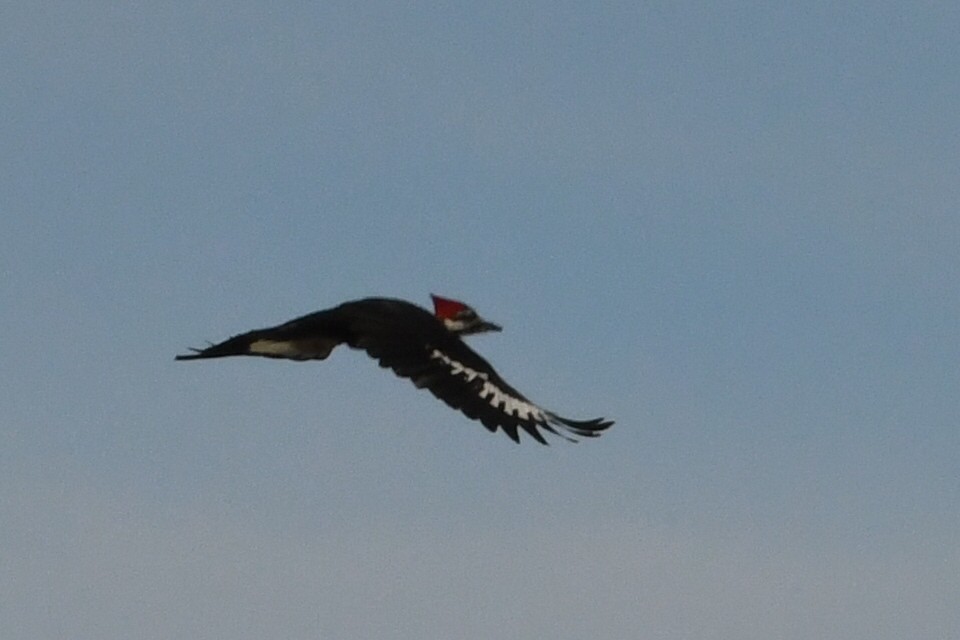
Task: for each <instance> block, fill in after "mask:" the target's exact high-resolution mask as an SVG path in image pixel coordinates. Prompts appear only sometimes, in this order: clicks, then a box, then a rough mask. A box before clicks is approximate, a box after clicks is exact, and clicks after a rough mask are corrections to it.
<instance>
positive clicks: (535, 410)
mask: <svg viewBox="0 0 960 640" xmlns="http://www.w3.org/2000/svg"><path fill="white" fill-rule="evenodd" d="M430 358H431V359H433V360H439V361H440V362H442V363H444V364H445V365H447V366H448V367H450V373H451V374H452V375H454V376H460V377H462V378H464V379H465V380H466V381H467V382H472V381H473V380H475V379H477V378H479V379H480V380H483V386H482V387H480V398H481V399H482V400H486V401H487V402H488V403H489V404H490V406H491V407H493V408H494V409H497V410H498V411H502V412H504V413H506V414H507V415H513V416H516V417H518V418H520V419H521V420H529V419H531V418H532V419H533V420H535V421H537V422H546V416H544V413H543V410H542V409H540V407H538V406H536V405H533V404H530V403H529V402H527V401H525V400H521V399H520V398H517V397H514V396H512V395H510V394H508V393H506V392H505V391H504V390H503V389H501V388H500V387H498V386H497V385H495V384H494V383H492V382H490V376H489V374H487V373H485V372H483V371H477V370H476V369H471V368H470V367H468V366H466V365H464V364H463V363H461V362H457V361H456V360H454V359H452V358H451V357H450V356H448V355H446V354H445V353H443V352H442V351H440V350H439V349H434V350H433V351H432V352H431V353H430Z"/></svg>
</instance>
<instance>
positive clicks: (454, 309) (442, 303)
mask: <svg viewBox="0 0 960 640" xmlns="http://www.w3.org/2000/svg"><path fill="white" fill-rule="evenodd" d="M430 297H431V298H433V315H435V316H437V317H438V318H440V319H441V320H444V319H453V318H455V317H456V316H457V314H458V313H460V312H461V311H463V310H464V309H468V308H469V307H467V305H465V304H463V303H462V302H460V301H458V300H450V299H449V298H441V297H440V296H435V295H433V294H432V293H431V294H430Z"/></svg>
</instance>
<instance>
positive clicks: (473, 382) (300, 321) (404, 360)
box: [175, 294, 613, 444]
mask: <svg viewBox="0 0 960 640" xmlns="http://www.w3.org/2000/svg"><path fill="white" fill-rule="evenodd" d="M430 297H431V299H432V301H433V308H434V311H433V313H431V312H430V311H428V310H427V309H424V308H423V307H420V306H418V305H416V304H413V303H411V302H407V301H405V300H399V299H395V298H362V299H359V300H352V301H348V302H344V303H342V304H340V305H338V306H335V307H332V308H330V309H325V310H323V311H316V312H314V313H310V314H307V315H304V316H300V317H298V318H294V319H293V320H290V321H288V322H284V323H283V324H279V325H277V326H274V327H269V328H266V329H256V330H253V331H248V332H246V333H241V334H238V335H235V336H233V337H231V338H228V339H227V340H224V341H223V342H220V343H217V344H212V343H211V344H210V345H209V346H208V347H206V348H202V349H195V348H191V349H190V351H191V352H192V353H187V354H181V355H178V356H176V358H175V359H176V360H203V359H208V358H223V357H228V356H259V357H263V358H279V359H286V360H295V361H306V360H324V359H326V358H327V356H329V355H330V353H331V352H332V351H333V349H334V348H336V347H337V346H338V345H340V344H346V345H348V346H349V347H351V348H353V349H359V350H362V351H365V352H366V353H367V354H368V355H369V356H371V357H372V358H373V359H374V360H376V361H377V362H378V363H379V364H380V366H381V367H383V368H387V369H391V370H392V371H393V372H394V373H395V374H396V375H398V376H400V377H402V378H407V379H409V380H411V381H412V382H413V384H414V385H415V386H416V387H417V388H420V389H424V388H425V389H427V390H429V391H430V392H431V393H432V394H433V395H434V396H436V397H437V398H438V399H440V400H442V401H443V402H445V403H446V404H447V405H449V406H450V407H451V408H453V409H457V410H459V411H460V412H462V413H463V414H464V415H465V416H466V417H468V418H470V419H472V420H477V421H479V422H480V423H481V424H482V425H483V426H484V427H486V428H487V430H488V431H490V432H492V433H495V432H496V431H497V430H498V429H502V430H503V432H504V433H505V434H506V435H507V436H509V437H510V439H511V440H513V441H514V442H517V443H519V442H520V432H521V431H522V432H525V433H527V434H528V435H529V436H530V437H532V438H533V439H534V440H536V441H537V442H539V443H541V444H548V443H547V440H546V439H545V438H544V436H543V433H541V432H547V433H550V434H553V435H555V436H559V437H561V438H563V439H564V440H567V441H570V442H577V441H578V440H577V438H593V437H596V436H599V435H600V434H601V433H602V432H603V431H604V430H606V429H607V428H608V427H610V426H611V425H612V424H613V421H612V420H606V419H605V418H595V419H592V420H570V419H569V418H564V417H561V416H559V415H557V414H556V413H553V412H552V411H548V410H546V409H543V408H541V407H540V406H538V405H536V404H534V403H533V402H531V401H530V400H528V399H527V398H526V396H524V395H523V394H521V393H520V392H519V391H517V390H516V389H514V388H513V387H512V386H510V385H509V384H507V382H506V381H504V379H503V378H502V377H500V374H498V373H497V372H496V370H495V369H494V368H493V367H492V366H491V365H490V364H489V363H488V362H487V361H486V360H484V359H483V357H481V356H480V355H479V354H478V353H477V352H476V351H474V350H473V349H471V348H470V347H469V346H467V344H466V343H465V342H464V341H463V340H462V338H463V337H464V336H469V335H474V334H479V333H487V332H499V331H502V327H500V326H499V325H497V324H494V323H492V322H488V321H487V320H484V319H483V318H481V317H480V316H479V315H478V314H477V312H476V311H475V310H474V309H473V308H472V307H470V306H469V305H467V304H465V303H463V302H460V301H459V300H453V299H450V298H444V297H441V296H438V295H434V294H430Z"/></svg>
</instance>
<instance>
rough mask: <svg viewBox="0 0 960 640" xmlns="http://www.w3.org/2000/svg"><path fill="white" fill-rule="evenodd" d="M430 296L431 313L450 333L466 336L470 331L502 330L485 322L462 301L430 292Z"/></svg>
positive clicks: (498, 326)
mask: <svg viewBox="0 0 960 640" xmlns="http://www.w3.org/2000/svg"><path fill="white" fill-rule="evenodd" d="M430 297H431V298H433V314H434V315H435V316H437V319H438V320H440V321H441V322H443V325H444V326H445V327H446V328H447V330H448V331H450V332H451V333H455V334H457V335H460V336H466V335H470V334H471V333H483V332H485V331H502V330H503V328H502V327H500V325H496V324H493V323H492V322H487V321H486V320H484V319H483V318H481V317H480V316H478V315H477V312H476V311H474V310H473V309H471V308H470V307H469V306H467V305H465V304H464V303H462V302H459V301H457V300H450V299H449V298H441V297H440V296H435V295H433V294H432V293H431V294H430Z"/></svg>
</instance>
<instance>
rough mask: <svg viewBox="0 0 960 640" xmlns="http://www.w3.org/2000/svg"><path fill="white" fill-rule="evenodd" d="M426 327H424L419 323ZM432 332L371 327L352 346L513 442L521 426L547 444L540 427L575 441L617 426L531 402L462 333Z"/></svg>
mask: <svg viewBox="0 0 960 640" xmlns="http://www.w3.org/2000/svg"><path fill="white" fill-rule="evenodd" d="M418 326H422V325H418ZM437 326H438V327H439V330H438V331H437V332H432V331H431V332H430V335H419V336H413V335H410V336H408V337H407V338H406V339H397V338H398V336H397V335H396V332H397V331H398V330H399V329H402V328H398V327H397V326H395V325H394V326H392V327H390V329H389V330H386V328H383V329H381V330H378V328H377V327H374V326H369V327H365V328H364V329H363V330H360V331H358V332H357V333H356V334H355V338H354V339H353V340H351V341H350V343H351V346H353V347H355V348H358V349H363V350H364V351H366V352H367V353H368V354H369V355H370V356H371V357H373V358H374V359H376V360H377V361H378V362H379V363H380V366H382V367H385V368H389V369H392V370H393V372H394V373H396V374H397V375H398V376H401V377H403V378H408V379H410V380H411V381H413V383H414V384H415V385H416V386H417V387H418V388H421V389H429V390H430V392H431V393H433V395H435V396H436V397H437V398H439V399H440V400H443V401H444V402H445V403H447V404H448V405H449V406H450V407H452V408H454V409H457V410H459V411H461V412H463V414H464V415H466V416H467V417H468V418H471V419H473V420H479V421H480V422H481V423H482V424H483V426H485V427H486V428H487V429H488V430H490V431H491V432H495V431H496V430H497V429H498V428H500V429H503V431H504V433H506V434H507V435H508V436H509V437H510V438H511V439H512V440H513V441H514V442H520V435H519V431H520V430H521V429H522V430H523V431H525V432H526V433H528V434H529V435H530V436H531V437H532V438H533V439H535V440H536V441H537V442H540V443H542V444H547V441H546V440H545V439H544V437H543V434H542V433H541V430H542V431H546V432H549V433H553V434H555V435H558V436H560V437H562V438H564V439H566V440H569V441H571V442H576V439H575V437H576V436H579V437H583V438H592V437H596V436H598V435H600V433H601V432H602V431H603V430H604V429H606V428H607V427H609V426H610V425H612V424H613V422H612V421H609V420H604V419H603V418H596V419H593V420H570V419H568V418H563V417H561V416H559V415H557V414H555V413H553V412H551V411H547V410H545V409H543V408H541V407H539V406H538V405H536V404H534V403H533V402H531V401H530V400H528V399H527V398H526V397H525V396H524V395H523V394H521V393H520V392H519V391H517V390H516V389H514V388H513V387H511V386H510V385H509V384H507V383H506V382H505V381H504V380H503V378H501V377H500V375H499V374H498V373H497V372H496V371H495V370H494V369H493V367H492V366H490V364H489V363H488V362H487V361H486V360H484V359H483V358H482V357H481V356H480V355H479V354H477V353H476V352H475V351H474V350H473V349H471V348H470V347H468V346H467V345H466V344H465V343H464V342H463V341H462V340H461V339H460V338H459V337H457V336H455V335H453V334H450V333H449V332H448V331H447V330H446V329H445V328H443V326H442V325H441V324H440V323H437Z"/></svg>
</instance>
